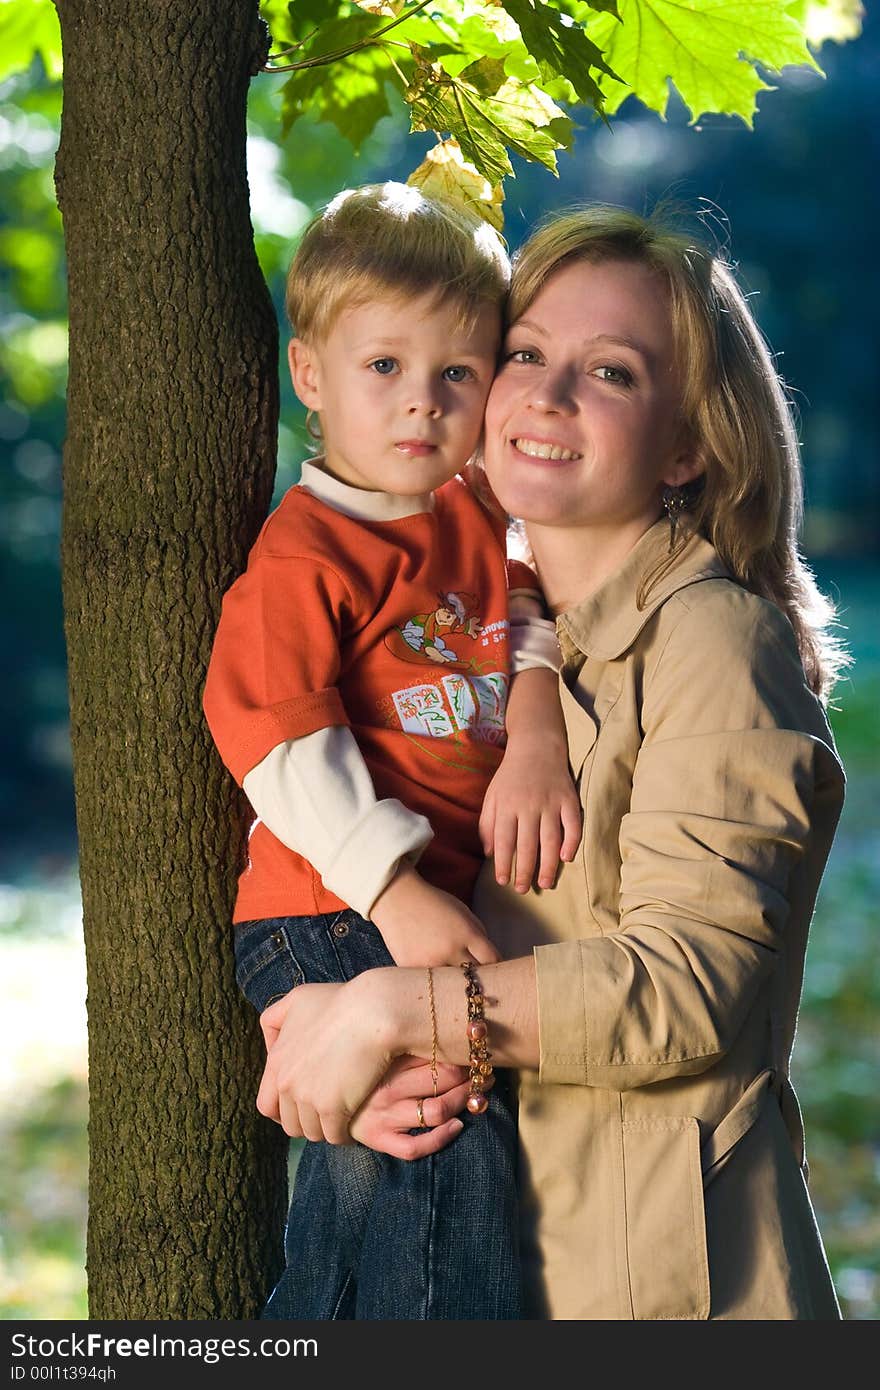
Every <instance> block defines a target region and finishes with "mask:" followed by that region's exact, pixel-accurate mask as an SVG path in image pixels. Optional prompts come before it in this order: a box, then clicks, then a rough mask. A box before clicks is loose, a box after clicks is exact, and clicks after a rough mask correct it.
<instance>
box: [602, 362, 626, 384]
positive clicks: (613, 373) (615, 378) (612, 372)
mask: <svg viewBox="0 0 880 1390" xmlns="http://www.w3.org/2000/svg"><path fill="white" fill-rule="evenodd" d="M596 375H597V376H598V377H599V378H600V379H601V380H602V381H607V382H608V384H609V386H632V373H631V372H628V371H627V370H626V368H625V367H611V366H609V365H608V363H605V364H604V365H603V366H601V367H597V368H596Z"/></svg>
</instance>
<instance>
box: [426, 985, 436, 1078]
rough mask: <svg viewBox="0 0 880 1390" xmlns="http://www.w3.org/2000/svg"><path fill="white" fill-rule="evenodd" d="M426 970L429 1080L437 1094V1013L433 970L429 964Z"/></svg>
mask: <svg viewBox="0 0 880 1390" xmlns="http://www.w3.org/2000/svg"><path fill="white" fill-rule="evenodd" d="M426 969H427V971H428V1005H429V1007H430V1010H431V1080H432V1081H433V1083H434V1095H435V1096H436V1094H437V1082H438V1076H437V1014H436V1011H435V1009H434V972H433V971H432V969H431V967H430V965H429V966H427V967H426Z"/></svg>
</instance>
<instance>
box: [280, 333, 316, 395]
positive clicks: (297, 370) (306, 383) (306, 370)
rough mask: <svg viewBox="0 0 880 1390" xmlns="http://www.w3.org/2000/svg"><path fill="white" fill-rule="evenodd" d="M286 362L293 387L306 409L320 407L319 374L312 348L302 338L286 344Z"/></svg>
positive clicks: (293, 339)
mask: <svg viewBox="0 0 880 1390" xmlns="http://www.w3.org/2000/svg"><path fill="white" fill-rule="evenodd" d="M287 362H288V366H289V367H290V380H291V381H292V382H293V389H294V391H295V392H296V394H297V396H298V397H299V399H300V400H301V401H302V403H303V405H304V406H305V407H306V409H307V410H320V409H321V391H320V374H319V371H318V362H317V359H316V356H315V352H314V349H313V348H312V347H311V345H310V344H309V343H306V342H304V341H303V339H302V338H291V340H290V342H289V343H288V344H287Z"/></svg>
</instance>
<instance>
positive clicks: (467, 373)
mask: <svg viewBox="0 0 880 1390" xmlns="http://www.w3.org/2000/svg"><path fill="white" fill-rule="evenodd" d="M443 376H444V379H445V380H446V381H453V382H459V381H467V379H468V377H471V376H473V372H472V371H471V369H470V367H459V366H454V367H445V368H444V369H443Z"/></svg>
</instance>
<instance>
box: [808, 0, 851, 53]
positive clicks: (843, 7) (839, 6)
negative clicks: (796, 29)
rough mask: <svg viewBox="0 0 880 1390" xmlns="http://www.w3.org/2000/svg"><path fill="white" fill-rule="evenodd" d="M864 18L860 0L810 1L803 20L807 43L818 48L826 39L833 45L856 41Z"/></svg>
mask: <svg viewBox="0 0 880 1390" xmlns="http://www.w3.org/2000/svg"><path fill="white" fill-rule="evenodd" d="M864 17H865V7H864V5H862V4H861V0H811V3H808V5H807V12H806V16H805V19H804V32H805V33H806V36H807V43H811V44H814V45H816V46H818V45H820V44H823V43H824V42H825V40H826V39H833V40H834V42H835V43H845V42H846V41H847V39H857V38H858V37H859V34H860V33H861V32H862V20H863V19H864Z"/></svg>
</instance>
